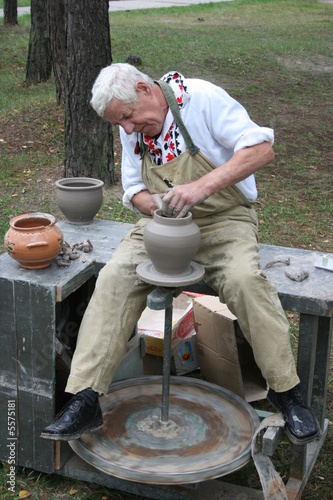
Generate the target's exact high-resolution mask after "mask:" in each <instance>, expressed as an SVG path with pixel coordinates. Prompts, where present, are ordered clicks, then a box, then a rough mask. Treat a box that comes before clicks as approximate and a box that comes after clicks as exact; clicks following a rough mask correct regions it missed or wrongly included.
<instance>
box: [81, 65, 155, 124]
mask: <svg viewBox="0 0 333 500" xmlns="http://www.w3.org/2000/svg"><path fill="white" fill-rule="evenodd" d="M142 81H143V82H146V83H148V85H150V86H151V87H153V85H154V81H153V80H152V79H151V78H150V76H148V75H146V74H145V73H141V71H139V70H138V69H136V67H135V66H132V65H131V64H127V63H117V64H111V66H107V67H106V68H103V69H102V70H101V72H100V74H99V75H98V77H97V78H96V80H95V83H94V85H93V88H92V99H91V101H90V104H91V106H92V107H93V108H94V110H95V111H96V113H97V114H99V115H100V116H101V117H103V116H104V113H105V110H106V107H107V105H108V104H109V102H110V101H111V100H112V99H118V100H119V101H122V102H124V103H132V104H136V101H137V98H138V96H137V93H136V89H135V86H136V84H137V82H142Z"/></svg>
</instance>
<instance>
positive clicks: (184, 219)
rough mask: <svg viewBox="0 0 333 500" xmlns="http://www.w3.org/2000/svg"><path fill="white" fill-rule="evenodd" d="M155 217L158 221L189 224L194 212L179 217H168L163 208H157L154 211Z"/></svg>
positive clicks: (180, 224)
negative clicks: (163, 212) (163, 213)
mask: <svg viewBox="0 0 333 500" xmlns="http://www.w3.org/2000/svg"><path fill="white" fill-rule="evenodd" d="M153 219H155V220H157V221H158V222H163V224H167V225H176V226H182V225H183V224H184V223H185V224H188V223H189V222H191V221H192V212H187V214H186V215H185V216H184V217H180V218H178V219H177V218H176V217H166V216H165V215H162V209H161V208H157V209H156V210H155V212H154V216H153Z"/></svg>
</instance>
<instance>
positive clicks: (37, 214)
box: [9, 212, 56, 231]
mask: <svg viewBox="0 0 333 500" xmlns="http://www.w3.org/2000/svg"><path fill="white" fill-rule="evenodd" d="M33 219H46V220H48V221H49V222H50V223H49V224H47V225H39V226H37V225H36V226H34V227H19V226H16V225H15V224H16V223H17V222H18V221H23V220H33ZM55 222H56V219H55V217H54V216H53V215H51V214H47V213H44V212H31V213H27V214H21V215H16V217H13V218H12V219H11V220H10V221H9V225H10V227H11V228H13V229H16V230H20V231H31V230H32V229H45V228H46V227H50V226H53V225H54V224H55Z"/></svg>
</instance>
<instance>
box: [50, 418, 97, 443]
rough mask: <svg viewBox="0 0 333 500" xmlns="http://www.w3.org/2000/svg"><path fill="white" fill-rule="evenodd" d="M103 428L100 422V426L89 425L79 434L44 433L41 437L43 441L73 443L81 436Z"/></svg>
mask: <svg viewBox="0 0 333 500" xmlns="http://www.w3.org/2000/svg"><path fill="white" fill-rule="evenodd" d="M102 427H103V421H102V422H99V423H98V424H96V425H94V426H92V427H91V426H89V425H87V426H86V427H85V428H84V429H81V430H80V431H79V432H76V433H75V434H47V433H44V432H42V433H41V435H40V437H41V438H42V439H48V440H51V441H73V440H75V439H79V437H81V435H82V434H83V433H84V432H86V431H90V432H94V431H98V429H101V428H102Z"/></svg>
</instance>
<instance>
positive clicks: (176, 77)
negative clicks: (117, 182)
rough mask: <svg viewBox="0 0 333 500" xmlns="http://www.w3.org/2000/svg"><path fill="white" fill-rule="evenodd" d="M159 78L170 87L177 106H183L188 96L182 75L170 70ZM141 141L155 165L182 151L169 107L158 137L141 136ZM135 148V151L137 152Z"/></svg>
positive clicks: (182, 141)
mask: <svg viewBox="0 0 333 500" xmlns="http://www.w3.org/2000/svg"><path fill="white" fill-rule="evenodd" d="M161 80H163V81H165V82H166V83H168V84H169V85H170V87H171V88H172V90H173V92H174V94H175V97H176V99H177V102H178V106H179V108H183V107H184V106H185V104H186V102H187V101H188V99H189V98H190V96H189V94H188V93H187V89H186V86H185V85H184V77H183V75H182V74H181V73H178V72H177V71H172V72H170V73H167V74H166V75H164V76H163V77H162V78H161ZM143 143H144V144H145V145H146V146H147V147H148V152H149V154H150V155H151V157H152V160H153V161H154V162H155V163H156V165H163V163H167V162H168V161H171V160H173V159H174V158H176V157H177V156H179V155H180V154H181V153H182V152H183V151H184V145H185V143H184V139H183V136H182V134H181V133H180V130H179V128H178V125H177V123H176V122H175V120H174V118H173V115H172V113H171V111H170V109H169V111H168V113H167V116H166V119H165V122H164V126H163V129H162V132H161V134H160V135H159V137H158V138H154V137H150V136H149V135H144V136H143ZM137 149H138V148H135V153H136V154H138V153H137Z"/></svg>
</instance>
